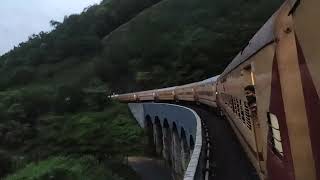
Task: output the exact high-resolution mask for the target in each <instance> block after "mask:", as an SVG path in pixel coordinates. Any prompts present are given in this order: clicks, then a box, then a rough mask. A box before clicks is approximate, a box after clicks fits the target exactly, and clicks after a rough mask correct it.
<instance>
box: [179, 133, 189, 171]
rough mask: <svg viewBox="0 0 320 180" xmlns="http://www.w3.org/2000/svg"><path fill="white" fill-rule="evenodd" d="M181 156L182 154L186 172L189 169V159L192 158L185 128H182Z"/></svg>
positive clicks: (183, 167) (183, 166)
mask: <svg viewBox="0 0 320 180" xmlns="http://www.w3.org/2000/svg"><path fill="white" fill-rule="evenodd" d="M180 145H181V156H182V161H181V162H182V170H183V172H185V171H186V170H187V167H188V164H189V160H190V147H189V146H188V142H187V138H186V134H185V131H184V129H182V130H181V138H180Z"/></svg>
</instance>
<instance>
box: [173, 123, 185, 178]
mask: <svg viewBox="0 0 320 180" xmlns="http://www.w3.org/2000/svg"><path fill="white" fill-rule="evenodd" d="M172 167H173V170H174V173H175V177H176V179H177V180H180V179H183V170H182V158H181V143H180V138H179V133H178V130H177V126H176V125H175V124H173V128H172Z"/></svg>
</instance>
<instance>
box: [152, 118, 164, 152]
mask: <svg viewBox="0 0 320 180" xmlns="http://www.w3.org/2000/svg"><path fill="white" fill-rule="evenodd" d="M153 132H154V134H153V137H154V143H155V146H156V147H155V148H156V153H157V155H158V156H161V155H162V150H163V132H162V127H161V123H160V120H159V118H158V117H155V123H154V125H153Z"/></svg>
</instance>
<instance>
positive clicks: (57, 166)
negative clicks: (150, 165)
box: [0, 0, 280, 180]
mask: <svg viewBox="0 0 320 180" xmlns="http://www.w3.org/2000/svg"><path fill="white" fill-rule="evenodd" d="M279 5H280V2H279V1H278V0H269V1H266V0H265V1H262V0H239V1H232V0H223V1H218V0H202V1H198V0H184V1H182V0H163V1H160V0H104V1H102V2H101V4H99V5H93V6H91V7H88V8H86V9H85V10H84V11H83V13H81V14H80V15H71V16H68V17H66V18H65V19H64V21H63V22H57V21H54V20H53V21H51V22H50V23H51V25H52V26H53V27H54V30H53V31H52V32H41V33H39V34H37V35H32V36H30V38H29V40H28V41H27V42H23V43H21V44H19V46H17V47H15V48H14V49H13V50H12V51H10V52H8V53H6V54H4V55H3V56H1V57H0V178H3V177H6V178H5V179H6V180H12V179H14V180H22V179H23V180H25V179H27V180H28V179H45V180H46V179H111V180H112V179H130V180H131V179H136V178H137V177H136V175H135V174H134V173H133V172H132V170H130V168H128V167H127V166H126V165H125V164H124V163H123V160H124V159H125V157H126V156H127V155H131V154H133V155H136V154H141V153H143V147H144V144H143V142H144V134H143V132H142V130H141V129H140V128H139V127H138V125H137V123H136V122H135V121H134V120H133V118H132V117H131V116H130V114H129V112H128V110H127V108H126V106H125V105H121V104H118V103H115V102H112V101H110V100H108V99H107V98H106V94H110V93H111V92H117V93H121V92H127V91H133V90H140V89H149V88H156V87H157V88H158V87H165V86H171V85H178V84H183V83H189V82H193V81H198V80H201V79H204V78H207V77H211V76H213V75H216V74H218V73H220V72H221V71H222V70H223V68H224V67H225V66H226V65H227V64H228V63H229V62H230V60H231V59H232V57H234V56H235V55H236V53H237V52H238V51H240V50H241V48H243V47H244V46H245V45H246V44H247V42H248V40H249V39H250V38H251V36H252V35H253V34H254V33H255V32H256V31H257V30H258V28H259V27H260V26H261V25H262V24H263V23H264V22H265V21H266V20H267V19H268V17H270V16H271V14H272V13H273V12H274V11H275V10H276V9H277V8H278V7H279Z"/></svg>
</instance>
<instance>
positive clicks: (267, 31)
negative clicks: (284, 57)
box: [220, 12, 278, 77]
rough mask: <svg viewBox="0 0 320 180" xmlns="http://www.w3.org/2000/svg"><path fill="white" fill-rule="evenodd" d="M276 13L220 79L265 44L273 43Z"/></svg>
mask: <svg viewBox="0 0 320 180" xmlns="http://www.w3.org/2000/svg"><path fill="white" fill-rule="evenodd" d="M277 14H278V13H277V12H276V13H274V14H273V15H272V16H271V17H270V18H269V19H268V21H267V22H266V23H265V24H264V25H263V26H262V27H261V28H260V29H259V31H258V32H257V33H256V34H255V35H254V36H253V38H252V39H251V40H250V41H249V43H248V45H247V46H246V47H245V48H244V49H243V50H242V51H241V52H239V53H238V55H237V56H236V57H235V58H234V59H233V60H232V62H231V63H230V64H229V65H228V66H227V67H226V69H225V70H224V71H223V73H222V74H221V76H220V77H224V76H225V75H226V74H228V73H229V72H230V71H232V70H233V69H235V68H236V67H237V66H239V65H240V64H241V63H243V62H245V61H246V60H248V59H249V58H250V57H251V56H253V55H254V54H255V53H256V52H258V51H259V50H260V49H262V48H263V47H265V46H266V45H267V44H269V43H271V42H273V41H274V39H275V37H274V23H275V20H276V16H277Z"/></svg>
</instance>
